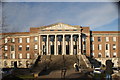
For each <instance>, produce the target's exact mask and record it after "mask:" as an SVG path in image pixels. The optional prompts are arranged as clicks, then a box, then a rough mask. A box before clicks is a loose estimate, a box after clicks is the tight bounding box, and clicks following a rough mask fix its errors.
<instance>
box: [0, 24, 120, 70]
mask: <svg viewBox="0 0 120 80" xmlns="http://www.w3.org/2000/svg"><path fill="white" fill-rule="evenodd" d="M0 35H1V36H0V37H1V40H0V43H1V44H2V45H1V52H0V55H1V64H2V65H1V67H8V68H10V67H13V64H14V62H15V61H17V63H18V67H21V68H26V67H29V66H30V65H31V64H33V63H34V61H35V59H36V58H37V56H38V55H81V54H83V55H86V56H90V57H94V58H96V59H97V60H99V61H101V62H102V64H105V61H106V60H107V59H112V61H113V62H114V63H115V66H118V59H119V58H120V46H119V45H118V43H119V42H120V40H119V39H120V38H119V37H118V36H120V31H90V28H89V27H81V26H72V25H68V24H64V23H56V24H52V25H48V26H41V27H31V28H30V31H29V32H15V33H1V34H0Z"/></svg>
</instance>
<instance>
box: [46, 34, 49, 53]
mask: <svg viewBox="0 0 120 80" xmlns="http://www.w3.org/2000/svg"><path fill="white" fill-rule="evenodd" d="M48 38H49V35H47V44H46V47H47V55H48V52H49V50H48V49H49V44H48V40H49V39H48Z"/></svg>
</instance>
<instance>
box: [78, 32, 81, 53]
mask: <svg viewBox="0 0 120 80" xmlns="http://www.w3.org/2000/svg"><path fill="white" fill-rule="evenodd" d="M78 35H79V54H81V34H78Z"/></svg>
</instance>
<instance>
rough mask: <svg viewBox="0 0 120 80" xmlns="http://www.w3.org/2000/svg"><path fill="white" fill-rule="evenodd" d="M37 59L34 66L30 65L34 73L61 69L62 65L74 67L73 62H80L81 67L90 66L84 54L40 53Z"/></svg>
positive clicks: (69, 67) (86, 67)
mask: <svg viewBox="0 0 120 80" xmlns="http://www.w3.org/2000/svg"><path fill="white" fill-rule="evenodd" d="M39 59H40V60H39ZM39 59H38V58H37V59H36V60H35V64H34V65H35V66H33V67H32V72H34V73H40V72H44V71H45V70H47V71H49V72H51V71H55V70H61V69H63V68H64V67H65V68H66V69H74V68H73V65H74V63H75V62H78V63H80V64H79V65H80V67H81V68H82V69H88V68H91V65H90V62H89V61H88V59H87V58H86V56H85V55H42V56H41V58H39Z"/></svg>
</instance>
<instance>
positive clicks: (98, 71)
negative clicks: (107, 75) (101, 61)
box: [93, 68, 101, 74]
mask: <svg viewBox="0 0 120 80" xmlns="http://www.w3.org/2000/svg"><path fill="white" fill-rule="evenodd" d="M93 73H95V74H101V69H100V68H95V69H94V70H93Z"/></svg>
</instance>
